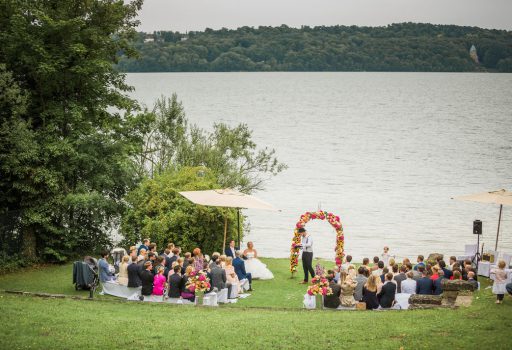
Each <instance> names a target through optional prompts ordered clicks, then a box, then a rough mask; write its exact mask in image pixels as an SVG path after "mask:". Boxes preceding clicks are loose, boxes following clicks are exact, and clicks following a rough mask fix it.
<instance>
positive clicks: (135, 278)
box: [128, 256, 142, 288]
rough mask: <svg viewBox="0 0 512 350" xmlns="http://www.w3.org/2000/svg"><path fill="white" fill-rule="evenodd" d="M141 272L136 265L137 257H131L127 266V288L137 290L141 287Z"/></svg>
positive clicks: (139, 267)
mask: <svg viewBox="0 0 512 350" xmlns="http://www.w3.org/2000/svg"><path fill="white" fill-rule="evenodd" d="M141 272H142V268H141V266H140V265H139V264H137V257H136V256H132V263H131V264H130V265H128V287H130V288H137V287H140V286H142V281H141V280H140V274H141Z"/></svg>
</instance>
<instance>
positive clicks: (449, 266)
mask: <svg viewBox="0 0 512 350" xmlns="http://www.w3.org/2000/svg"><path fill="white" fill-rule="evenodd" d="M456 262H457V257H455V256H450V262H449V265H448V266H447V268H448V269H450V270H452V271H453V264H455V263H456Z"/></svg>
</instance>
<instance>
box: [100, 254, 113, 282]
mask: <svg viewBox="0 0 512 350" xmlns="http://www.w3.org/2000/svg"><path fill="white" fill-rule="evenodd" d="M107 259H108V251H104V252H102V253H101V259H100V260H98V266H99V269H100V281H101V282H107V281H112V280H113V279H114V274H113V273H112V272H110V265H109V263H108V261H107Z"/></svg>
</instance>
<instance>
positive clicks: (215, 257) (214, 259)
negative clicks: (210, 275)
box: [210, 252, 220, 270]
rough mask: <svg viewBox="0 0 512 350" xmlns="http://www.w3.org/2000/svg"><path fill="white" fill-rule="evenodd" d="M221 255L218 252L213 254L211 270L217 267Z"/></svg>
mask: <svg viewBox="0 0 512 350" xmlns="http://www.w3.org/2000/svg"><path fill="white" fill-rule="evenodd" d="M219 257H220V254H219V253H217V252H213V254H212V257H211V258H210V260H211V261H210V270H211V269H212V268H213V267H214V266H215V265H216V263H215V262H216V261H217V260H218V259H219Z"/></svg>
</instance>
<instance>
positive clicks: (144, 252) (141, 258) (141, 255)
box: [137, 248, 147, 266]
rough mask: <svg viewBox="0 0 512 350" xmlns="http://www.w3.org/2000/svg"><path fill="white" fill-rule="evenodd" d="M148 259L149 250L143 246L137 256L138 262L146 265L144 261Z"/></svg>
mask: <svg viewBox="0 0 512 350" xmlns="http://www.w3.org/2000/svg"><path fill="white" fill-rule="evenodd" d="M146 260H147V250H146V249H145V248H142V249H140V250H139V255H138V256H137V263H138V264H139V265H141V266H144V263H145V262H146Z"/></svg>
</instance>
